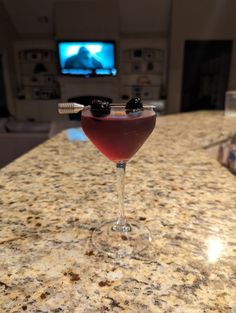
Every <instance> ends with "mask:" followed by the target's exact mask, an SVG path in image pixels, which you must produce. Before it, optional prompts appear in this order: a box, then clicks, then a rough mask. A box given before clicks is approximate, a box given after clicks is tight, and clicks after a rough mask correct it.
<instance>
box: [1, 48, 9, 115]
mask: <svg viewBox="0 0 236 313" xmlns="http://www.w3.org/2000/svg"><path fill="white" fill-rule="evenodd" d="M3 70H4V69H3V57H2V54H0V117H6V116H9V112H8V109H7V100H6V90H5V83H4V72H3Z"/></svg>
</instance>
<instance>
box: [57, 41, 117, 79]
mask: <svg viewBox="0 0 236 313" xmlns="http://www.w3.org/2000/svg"><path fill="white" fill-rule="evenodd" d="M57 48H58V57H59V66H60V73H61V74H62V75H80V76H85V77H90V76H115V75H116V74H117V69H116V64H115V63H116V62H115V43H114V42H112V41H60V42H58V44H57Z"/></svg>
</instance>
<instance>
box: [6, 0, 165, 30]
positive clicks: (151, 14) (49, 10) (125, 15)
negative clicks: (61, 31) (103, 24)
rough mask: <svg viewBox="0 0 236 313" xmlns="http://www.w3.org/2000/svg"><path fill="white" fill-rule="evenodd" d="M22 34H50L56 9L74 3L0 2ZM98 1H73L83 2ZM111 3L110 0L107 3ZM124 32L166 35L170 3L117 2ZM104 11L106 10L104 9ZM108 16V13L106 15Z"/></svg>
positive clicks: (161, 0)
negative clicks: (58, 4)
mask: <svg viewBox="0 0 236 313" xmlns="http://www.w3.org/2000/svg"><path fill="white" fill-rule="evenodd" d="M0 1H2V2H3V3H4V6H5V8H6V10H7V12H8V14H9V17H10V19H11V21H12V23H13V25H14V27H15V29H16V30H17V31H18V33H19V34H21V35H22V36H23V35H27V34H44V35H50V34H53V32H54V27H55V7H56V5H57V3H58V2H60V5H61V4H62V3H64V4H65V6H66V5H67V3H69V2H71V0H40V1H36V0H0ZM94 1H96V2H99V0H74V1H73V2H77V3H78V6H79V3H81V2H94ZM107 1H109V0H107ZM117 1H118V6H119V11H118V13H117V14H119V21H120V31H121V33H128V34H132V33H148V32H150V33H153V32H155V33H159V34H167V32H168V24H169V14H170V6H171V0H145V1H140V0H117ZM104 10H106V8H105V7H104ZM107 14H108V16H109V12H107Z"/></svg>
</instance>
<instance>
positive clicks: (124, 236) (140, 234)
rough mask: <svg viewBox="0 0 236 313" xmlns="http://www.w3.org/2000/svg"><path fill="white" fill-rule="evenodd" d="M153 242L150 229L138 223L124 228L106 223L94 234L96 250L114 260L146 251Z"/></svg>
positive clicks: (93, 239) (131, 223)
mask: <svg viewBox="0 0 236 313" xmlns="http://www.w3.org/2000/svg"><path fill="white" fill-rule="evenodd" d="M151 240H152V237H151V233H150V231H149V229H148V228H147V227H146V226H145V225H142V224H138V223H136V222H130V223H129V224H128V223H127V224H125V225H124V226H119V225H118V224H117V223H116V222H115V221H110V222H106V223H104V224H102V225H101V226H100V227H98V228H96V229H95V230H94V231H93V234H92V243H93V245H94V246H95V248H96V249H97V250H98V251H100V252H102V253H105V254H107V255H109V256H110V257H113V258H118V257H125V256H132V255H135V254H137V253H139V252H141V251H143V250H144V249H146V248H147V247H148V245H149V244H150V242H151Z"/></svg>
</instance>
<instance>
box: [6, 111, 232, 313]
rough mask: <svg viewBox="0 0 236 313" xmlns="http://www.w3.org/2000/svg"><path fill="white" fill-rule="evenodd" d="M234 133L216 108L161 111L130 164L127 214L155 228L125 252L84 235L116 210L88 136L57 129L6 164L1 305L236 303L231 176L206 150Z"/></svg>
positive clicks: (227, 306)
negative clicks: (97, 245) (118, 254)
mask: <svg viewBox="0 0 236 313" xmlns="http://www.w3.org/2000/svg"><path fill="white" fill-rule="evenodd" d="M234 132H236V121H235V120H234V119H227V120H226V119H224V117H223V113H221V112H197V113H191V114H182V115H170V116H165V117H161V118H159V119H158V121H157V127H156V129H155V131H154V133H153V134H152V135H151V137H150V138H149V140H148V141H147V142H146V144H145V145H144V146H143V147H142V148H141V150H140V151H139V152H138V153H137V154H136V155H135V157H134V158H133V160H132V161H131V162H130V164H128V167H127V180H126V211H127V215H128V216H132V217H133V218H137V219H140V221H142V222H144V223H146V224H147V225H148V226H149V227H150V229H151V231H152V234H153V237H154V240H153V242H152V245H151V247H150V249H149V250H147V251H145V252H144V253H142V255H139V256H136V257H134V258H130V259H129V258H126V259H121V260H112V259H110V258H108V257H104V256H103V255H101V254H98V253H97V252H96V251H94V249H93V247H92V246H91V243H90V235H91V229H92V228H93V227H94V226H95V225H97V224H98V223H99V222H101V221H103V220H106V219H111V218H113V217H114V216H115V212H116V207H115V204H116V202H115V201H116V199H115V171H114V168H113V166H112V165H113V164H112V163H111V162H110V161H108V160H106V159H105V158H104V157H103V156H102V155H101V154H100V153H99V152H97V150H96V149H95V148H94V147H93V146H92V144H90V143H88V142H80V143H75V142H69V141H68V140H67V138H66V132H63V133H61V134H59V135H58V136H56V137H54V138H53V139H51V140H50V141H48V142H46V143H44V144H43V145H41V146H39V147H38V148H36V149H34V150H32V151H31V152H29V153H28V154H26V155H24V156H23V157H21V158H20V159H18V160H16V161H15V162H13V163H12V164H10V165H8V166H7V167H5V168H3V169H2V170H1V171H0V291H1V293H0V312H1V313H2V312H3V313H8V312H11V313H13V312H14V313H16V312H31V313H36V312H37V313H46V312H47V313H49V312H50V313H56V312H57V313H58V312H65V313H73V312H75V313H80V312H86V313H95V312H142V313H146V312H155V313H159V312H163V313H167V312H168V313H172V312H173V313H203V312H204V313H205V312H207V313H208V312H211V313H219V312H224V313H231V312H232V313H235V312H236V214H235V213H236V178H235V177H234V176H233V175H232V174H230V173H229V172H228V171H227V170H226V169H225V168H223V167H221V165H219V164H218V163H217V161H215V160H214V159H212V158H210V157H209V156H208V155H207V153H206V152H205V150H204V147H206V146H208V145H210V144H212V143H214V142H217V141H219V140H221V139H224V138H227V136H228V135H229V134H231V133H234ZM111 203H113V204H111Z"/></svg>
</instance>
